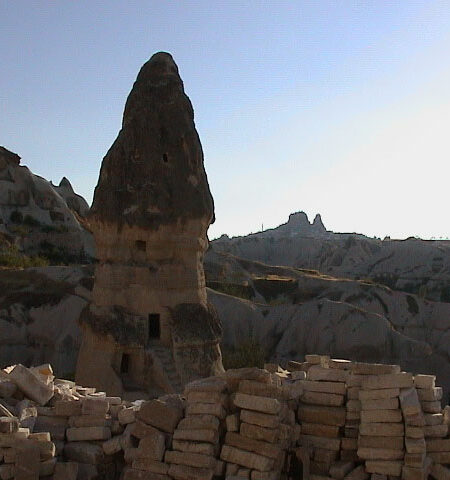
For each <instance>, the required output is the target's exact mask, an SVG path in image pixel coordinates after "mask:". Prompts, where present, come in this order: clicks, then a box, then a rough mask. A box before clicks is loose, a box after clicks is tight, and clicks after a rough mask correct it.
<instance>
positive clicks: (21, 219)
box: [0, 147, 94, 263]
mask: <svg viewBox="0 0 450 480" xmlns="http://www.w3.org/2000/svg"><path fill="white" fill-rule="evenodd" d="M88 209H89V206H88V205H87V203H86V201H85V200H84V199H83V198H82V197H81V196H79V195H77V194H76V193H75V192H74V191H73V188H72V186H71V185H70V182H69V181H68V180H67V179H66V178H63V180H62V181H61V183H60V184H59V186H55V185H53V184H52V183H51V182H48V181H47V180H45V179H44V178H42V177H40V176H38V175H35V174H33V173H32V172H30V170H29V169H28V168H27V167H26V166H24V165H21V164H20V157H19V155H17V154H15V153H13V152H10V151H9V150H7V149H6V148H4V147H0V233H1V234H2V235H3V237H4V238H5V239H6V240H7V241H8V242H10V243H11V244H13V245H15V246H16V248H18V250H19V251H20V252H23V253H25V254H27V255H41V256H44V257H46V258H49V259H50V260H51V261H52V260H53V261H58V260H60V258H59V257H64V256H65V257H67V259H68V260H71V261H76V262H77V263H84V262H86V261H89V259H90V258H92V257H93V256H94V247H93V240H92V236H91V234H90V233H89V231H88V230H87V229H86V228H85V225H84V220H83V218H84V217H85V216H86V214H87V212H88Z"/></svg>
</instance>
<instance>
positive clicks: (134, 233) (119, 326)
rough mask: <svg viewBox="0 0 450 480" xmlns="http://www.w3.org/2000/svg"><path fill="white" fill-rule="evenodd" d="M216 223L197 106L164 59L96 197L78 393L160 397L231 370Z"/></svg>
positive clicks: (149, 78) (137, 94)
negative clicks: (212, 237) (210, 261)
mask: <svg viewBox="0 0 450 480" xmlns="http://www.w3.org/2000/svg"><path fill="white" fill-rule="evenodd" d="M213 217H214V205H213V200H212V196H211V193H210V190H209V185H208V181H207V178H206V173H205V169H204V166H203V152H202V147H201V144H200V139H199V137H198V134H197V131H196V129H195V125H194V112H193V108H192V105H191V102H190V100H189V98H188V97H187V96H186V94H185V93H184V88H183V82H182V81H181V78H180V76H179V74H178V68H177V66H176V65H175V62H174V61H173V59H172V57H171V56H170V55H169V54H168V53H157V54H155V55H153V56H152V58H151V59H150V60H149V61H148V62H147V63H146V64H145V65H144V66H143V67H142V68H141V70H140V72H139V74H138V76H137V79H136V82H135V83H134V85H133V89H132V90H131V93H130V95H129V96H128V99H127V102H126V105H125V111H124V115H123V122H122V129H121V130H120V132H119V134H118V136H117V139H116V140H115V142H114V143H113V145H112V146H111V148H110V149H109V151H108V153H107V154H106V156H105V158H104V159H103V163H102V167H101V171H100V178H99V181H98V184H97V187H96V189H95V194H94V201H93V205H92V208H91V212H90V216H89V222H90V226H91V229H92V232H93V234H94V238H95V243H96V248H97V257H98V264H97V266H96V270H95V283H94V288H93V294H92V302H91V305H90V306H89V309H88V311H86V312H85V315H84V316H83V318H82V326H83V343H82V346H81V349H80V354H79V359H78V365H77V375H76V376H77V381H78V382H80V383H81V384H83V385H93V386H96V387H99V388H101V389H102V390H106V391H107V392H108V393H110V394H117V395H126V396H127V395H128V396H130V395H131V396H133V395H132V394H131V393H130V392H131V391H132V390H136V389H137V390H140V392H139V393H138V394H136V395H137V396H141V395H142V391H144V392H147V393H148V394H149V395H156V394H160V393H161V392H162V391H165V392H172V391H180V389H181V388H182V386H183V384H184V383H186V382H188V381H191V380H192V379H194V378H199V377H202V376H209V375H212V374H215V373H218V372H219V371H222V370H223V367H222V361H221V354H220V348H219V340H220V335H221V326H220V323H219V321H218V318H217V315H216V314H215V312H214V311H213V309H212V307H211V306H210V305H209V304H208V302H207V298H206V286H205V276H204V271H203V255H204V253H205V250H206V248H207V245H208V241H207V237H206V233H207V230H208V227H209V225H210V223H211V222H212V221H213ZM174 372H175V373H174ZM169 373H170V374H169Z"/></svg>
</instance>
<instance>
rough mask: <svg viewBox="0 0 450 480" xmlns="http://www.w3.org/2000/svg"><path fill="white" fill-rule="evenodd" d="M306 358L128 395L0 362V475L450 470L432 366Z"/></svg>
mask: <svg viewBox="0 0 450 480" xmlns="http://www.w3.org/2000/svg"><path fill="white" fill-rule="evenodd" d="M305 360H306V361H305V362H290V363H289V367H290V369H291V371H290V372H289V371H287V370H284V369H281V368H279V367H278V366H276V365H275V366H269V368H270V369H271V372H269V371H267V370H261V369H257V368H249V369H237V370H229V371H227V372H225V373H224V374H223V375H222V376H219V377H210V378H207V379H203V380H198V381H195V382H192V383H191V384H189V385H187V386H186V389H185V392H184V396H180V395H166V396H164V397H160V398H159V399H154V400H148V401H144V400H140V401H136V402H133V403H130V402H126V401H122V400H121V399H120V398H119V397H108V396H107V395H106V394H105V393H104V392H96V391H95V389H94V388H89V387H80V386H78V385H76V384H75V383H74V382H71V381H67V380H61V379H55V378H54V377H53V372H52V371H51V367H50V366H49V365H41V366H40V367H36V368H32V369H27V368H25V367H23V366H21V365H20V366H14V367H10V368H7V369H4V370H0V480H9V479H13V478H17V479H18V480H34V479H36V480H37V479H38V478H48V479H53V480H94V479H98V480H106V479H108V480H119V479H121V480H203V479H204V480H212V479H213V478H215V479H217V480H223V479H228V480H235V479H248V480H277V479H280V478H282V479H286V478H289V476H288V475H289V472H290V470H291V467H292V466H294V467H295V463H292V458H293V455H294V454H295V453H296V454H297V458H299V459H301V462H302V464H303V471H304V475H309V473H311V475H310V480H331V478H332V479H334V480H368V478H369V476H372V480H388V477H389V480H396V479H398V478H400V477H401V478H402V480H425V479H426V478H427V477H428V476H429V475H431V476H432V477H433V478H434V479H435V480H450V468H449V465H450V438H449V423H450V418H449V417H450V411H449V407H448V406H447V407H445V408H444V409H442V408H441V406H440V402H441V398H442V390H441V389H440V388H439V387H436V385H435V377H434V376H431V375H416V376H415V377H413V376H412V375H411V374H409V373H406V372H401V371H400V367H398V366H396V365H381V364H371V363H359V362H349V361H346V360H337V359H330V358H329V357H328V356H323V355H308V356H307V357H306V359H305ZM438 404H439V405H438ZM295 411H297V416H298V421H297V422H296V418H295V413H294V412H295ZM295 468H297V467H295ZM291 473H292V472H291ZM305 478H306V477H305Z"/></svg>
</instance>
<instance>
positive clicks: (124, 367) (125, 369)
mask: <svg viewBox="0 0 450 480" xmlns="http://www.w3.org/2000/svg"><path fill="white" fill-rule="evenodd" d="M129 371H130V355H129V354H128V353H123V354H122V360H121V361H120V373H125V374H126V373H129Z"/></svg>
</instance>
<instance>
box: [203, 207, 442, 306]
mask: <svg viewBox="0 0 450 480" xmlns="http://www.w3.org/2000/svg"><path fill="white" fill-rule="evenodd" d="M212 252H218V253H229V254H232V255H234V256H236V257H239V258H242V259H245V260H251V261H256V262H262V263H265V264H268V265H285V266H287V267H294V268H303V269H314V270H317V271H319V272H321V273H323V274H326V275H331V276H334V277H345V278H352V279H356V280H357V279H371V280H372V281H374V282H376V283H381V284H384V285H386V286H388V287H390V288H392V289H395V290H402V291H406V292H409V293H415V294H420V295H421V296H422V297H425V298H427V299H429V300H433V301H438V302H439V301H442V302H450V241H448V240H421V239H418V238H413V237H411V238H408V239H406V240H391V239H389V238H386V239H385V240H380V239H377V238H368V237H366V236H364V235H361V234H356V233H333V232H330V231H327V230H325V227H323V223H322V219H321V218H320V216H319V215H317V216H316V218H315V219H314V222H313V224H310V223H309V221H308V218H307V216H306V214H304V213H303V212H298V213H294V214H292V215H290V216H289V221H288V222H287V223H285V224H282V225H280V226H279V227H277V228H273V229H270V230H265V231H263V232H259V233H254V234H251V235H247V236H243V237H234V238H229V237H227V236H222V237H220V238H218V239H217V240H214V241H212V242H211V248H210V251H209V252H208V255H207V256H206V262H208V261H209V260H208V259H209V256H210V254H211V253H212Z"/></svg>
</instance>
